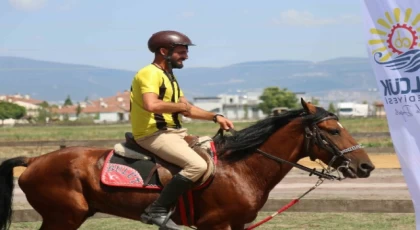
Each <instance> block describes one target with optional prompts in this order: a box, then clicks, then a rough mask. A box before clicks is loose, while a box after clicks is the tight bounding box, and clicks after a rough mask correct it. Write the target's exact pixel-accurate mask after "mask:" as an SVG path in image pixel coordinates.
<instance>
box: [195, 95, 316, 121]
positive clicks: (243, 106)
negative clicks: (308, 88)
mask: <svg viewBox="0 0 420 230" xmlns="http://www.w3.org/2000/svg"><path fill="white" fill-rule="evenodd" d="M261 94H262V91H238V93H237V94H220V95H218V96H217V97H194V98H193V103H194V105H196V106H198V107H200V108H202V109H204V110H207V111H211V112H215V113H221V114H223V115H224V116H226V117H227V118H229V119H231V120H259V119H263V118H265V117H267V114H264V113H263V112H262V110H260V109H259V108H258V105H259V104H260V103H261V100H260V99H259V97H260V96H261ZM295 95H296V97H297V98H298V99H299V103H300V98H303V99H304V100H306V101H310V100H311V98H307V96H306V95H305V92H296V93H295Z"/></svg>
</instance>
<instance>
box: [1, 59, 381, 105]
mask: <svg viewBox="0 0 420 230" xmlns="http://www.w3.org/2000/svg"><path fill="white" fill-rule="evenodd" d="M174 72H175V75H176V76H177V78H178V81H179V84H180V85H181V87H182V89H183V90H184V92H185V94H186V95H187V97H188V98H190V99H191V98H193V97H200V96H216V95H218V94H222V93H227V94H229V93H236V92H237V91H238V90H240V91H242V92H244V91H262V90H263V89H264V88H265V87H269V86H278V87H280V88H288V89H289V90H292V91H294V92H306V94H309V95H313V96H316V97H319V98H321V99H322V100H331V101H334V100H343V99H340V97H341V98H344V99H346V100H349V99H352V100H361V99H360V97H362V98H365V99H366V100H374V99H375V98H377V97H378V93H377V91H376V88H377V84H376V80H375V77H374V74H373V70H372V68H371V66H370V63H369V61H368V59H367V58H352V57H342V58H335V59H331V60H326V61H322V62H311V61H296V60H272V61H254V62H245V63H238V64H233V65H229V66H225V67H220V68H206V67H200V68H187V67H185V68H184V69H182V70H175V71H174ZM134 75H135V71H127V70H118V69H107V68H101V67H95V66H88V65H77V64H65V63H57V62H49V61H40V60H32V59H27V58H20V57H5V56H3V57H0V81H1V84H0V95H2V94H16V93H20V94H28V95H30V96H31V97H32V98H36V99H40V100H46V101H63V100H64V99H65V98H66V97H67V95H70V96H71V98H72V99H73V100H84V99H85V98H86V97H88V98H89V99H97V98H99V97H108V96H112V95H115V94H116V93H117V92H122V91H124V90H129V89H130V85H131V81H132V79H133V77H134ZM346 92H347V93H346ZM349 95H353V97H359V98H349V97H352V96H349ZM361 95H362V96H361ZM367 97H369V98H367ZM372 98H373V99H372Z"/></svg>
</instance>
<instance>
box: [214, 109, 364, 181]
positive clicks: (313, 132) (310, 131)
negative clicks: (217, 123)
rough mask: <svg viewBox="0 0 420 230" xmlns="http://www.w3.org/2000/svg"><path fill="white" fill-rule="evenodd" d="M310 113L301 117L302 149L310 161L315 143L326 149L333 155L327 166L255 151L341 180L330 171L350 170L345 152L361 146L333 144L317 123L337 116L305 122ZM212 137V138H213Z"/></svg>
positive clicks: (310, 171)
mask: <svg viewBox="0 0 420 230" xmlns="http://www.w3.org/2000/svg"><path fill="white" fill-rule="evenodd" d="M310 116H312V115H308V114H306V113H305V114H303V116H302V118H303V120H304V122H305V123H306V125H305V128H304V130H305V136H304V138H305V139H304V146H303V147H304V148H303V151H304V152H305V153H306V154H307V155H308V156H309V158H310V159H311V160H312V161H315V160H316V159H317V158H316V156H315V155H314V154H313V152H312V149H313V147H314V145H317V146H318V147H319V148H321V149H324V150H325V151H327V152H328V153H330V154H332V155H333V157H332V158H331V160H330V162H329V163H328V167H327V168H324V169H322V171H317V170H316V169H315V168H313V169H311V168H308V167H306V166H303V165H301V164H298V163H293V162H290V161H288V160H284V159H281V158H279V157H276V156H273V155H271V154H269V153H266V152H264V151H262V150H261V149H256V151H257V152H258V153H260V154H261V155H263V156H264V157H267V158H269V159H271V160H274V161H276V162H277V163H280V164H282V163H286V164H289V165H292V166H293V167H295V168H298V169H301V170H303V171H306V172H309V176H312V175H316V176H318V177H319V178H320V179H328V180H343V179H345V177H342V176H341V175H340V174H339V173H338V176H335V175H332V173H333V172H334V171H338V172H343V171H348V170H350V168H349V165H350V161H351V160H350V159H348V158H347V157H346V156H345V154H346V153H349V152H352V151H354V150H357V149H361V148H363V147H362V146H361V145H359V144H357V145H354V146H351V147H349V148H346V149H343V150H340V149H339V148H338V147H337V145H336V144H334V142H333V141H331V140H330V139H329V138H328V137H327V136H326V135H324V134H323V133H322V132H321V129H320V128H319V127H318V124H319V123H321V122H323V121H326V120H336V121H338V117H337V116H336V115H334V114H331V113H329V114H328V116H326V117H323V118H321V119H316V120H313V121H312V122H309V123H308V122H307V121H306V120H311V119H306V118H307V117H310ZM228 131H229V132H231V133H232V134H233V133H235V132H236V131H235V130H233V129H230V130H228ZM217 135H222V136H223V129H219V131H218V132H217V133H216V135H215V136H214V137H216V136H217ZM214 137H213V138H214ZM339 158H343V159H344V160H343V164H342V165H340V166H339V167H337V169H334V168H333V167H332V165H333V164H334V162H335V161H336V160H337V159H339Z"/></svg>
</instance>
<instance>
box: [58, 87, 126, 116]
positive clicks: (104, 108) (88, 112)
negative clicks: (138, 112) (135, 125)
mask: <svg viewBox="0 0 420 230" xmlns="http://www.w3.org/2000/svg"><path fill="white" fill-rule="evenodd" d="M77 107H78V105H72V106H63V107H62V106H60V107H59V108H57V109H53V110H52V113H53V114H54V115H56V116H57V118H58V119H59V120H65V119H68V120H70V121H74V120H77V119H78V116H77ZM80 107H81V110H80V114H79V117H91V118H93V119H94V121H95V122H96V123H104V122H110V123H113V122H124V121H129V120H130V92H129V91H125V92H123V93H117V95H115V96H112V97H107V98H100V99H99V100H95V101H88V102H80Z"/></svg>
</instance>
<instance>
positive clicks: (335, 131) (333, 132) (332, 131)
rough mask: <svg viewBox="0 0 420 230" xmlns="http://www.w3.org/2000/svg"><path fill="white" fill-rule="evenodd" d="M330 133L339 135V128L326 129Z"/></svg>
mask: <svg viewBox="0 0 420 230" xmlns="http://www.w3.org/2000/svg"><path fill="white" fill-rule="evenodd" d="M328 132H329V133H330V134H331V135H339V134H340V130H338V129H331V130H329V131H328Z"/></svg>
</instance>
